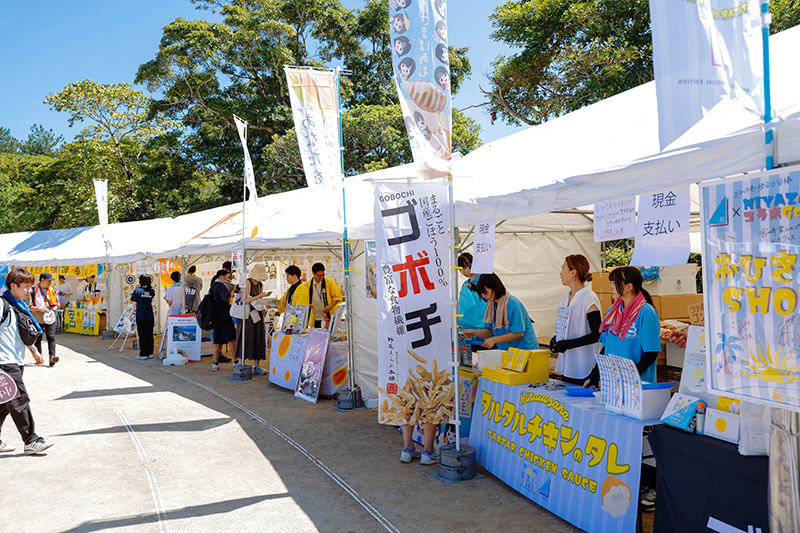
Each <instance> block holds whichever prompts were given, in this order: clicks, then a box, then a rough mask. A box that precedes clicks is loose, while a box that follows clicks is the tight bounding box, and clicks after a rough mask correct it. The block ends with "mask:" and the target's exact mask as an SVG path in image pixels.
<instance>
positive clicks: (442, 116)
mask: <svg viewBox="0 0 800 533" xmlns="http://www.w3.org/2000/svg"><path fill="white" fill-rule="evenodd" d="M389 7H390V10H389V16H390V21H389V30H390V35H391V48H392V66H393V68H394V73H395V82H396V85H397V91H398V94H399V95H400V107H401V109H402V110H403V117H404V119H405V123H406V131H407V132H408V137H409V141H410V143H411V151H412V154H413V156H414V161H415V162H417V163H421V164H423V166H425V167H427V168H446V166H444V165H442V162H443V161H448V160H450V155H451V153H452V141H451V136H452V126H451V122H452V111H451V109H450V58H449V51H448V47H447V0H416V1H414V0H389Z"/></svg>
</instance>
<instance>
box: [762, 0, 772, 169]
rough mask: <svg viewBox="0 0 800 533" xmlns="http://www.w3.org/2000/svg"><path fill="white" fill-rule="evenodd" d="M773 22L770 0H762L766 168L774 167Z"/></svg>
mask: <svg viewBox="0 0 800 533" xmlns="http://www.w3.org/2000/svg"><path fill="white" fill-rule="evenodd" d="M770 23H772V14H771V13H770V12H769V0H761V40H762V43H763V49H764V124H765V125H767V128H766V130H765V131H764V144H765V148H766V155H767V161H766V169H767V170H772V169H773V168H774V163H775V161H774V157H775V144H774V138H773V134H772V128H770V127H769V126H768V125H769V123H770V122H771V121H772V101H771V100H772V95H771V94H770V76H769V26H770Z"/></svg>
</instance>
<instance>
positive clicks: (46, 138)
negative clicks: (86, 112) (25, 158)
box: [19, 124, 64, 157]
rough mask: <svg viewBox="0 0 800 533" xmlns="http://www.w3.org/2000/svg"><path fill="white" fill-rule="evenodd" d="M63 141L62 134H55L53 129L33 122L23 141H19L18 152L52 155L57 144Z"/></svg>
mask: <svg viewBox="0 0 800 533" xmlns="http://www.w3.org/2000/svg"><path fill="white" fill-rule="evenodd" d="M63 142H64V136H63V135H58V136H56V134H55V133H53V130H52V129H50V130H46V129H44V126H42V125H37V124H34V125H33V126H31V132H30V133H29V134H28V138H27V139H25V141H23V142H20V143H19V149H20V152H22V153H23V154H27V155H46V156H50V157H52V156H54V155H55V154H56V152H57V151H58V145H59V144H61V143H63Z"/></svg>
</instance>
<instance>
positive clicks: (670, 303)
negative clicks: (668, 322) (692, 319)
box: [658, 294, 703, 323]
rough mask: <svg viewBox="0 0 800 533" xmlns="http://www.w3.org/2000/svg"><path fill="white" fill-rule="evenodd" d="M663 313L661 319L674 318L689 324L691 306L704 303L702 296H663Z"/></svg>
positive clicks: (660, 314)
mask: <svg viewBox="0 0 800 533" xmlns="http://www.w3.org/2000/svg"><path fill="white" fill-rule="evenodd" d="M660 299H661V313H659V315H658V316H659V318H661V319H662V320H663V319H665V318H674V319H677V320H681V321H684V322H687V323H688V322H689V306H690V305H692V304H697V303H700V302H702V301H703V295H702V294H683V295H677V294H676V295H670V296H661V298H660Z"/></svg>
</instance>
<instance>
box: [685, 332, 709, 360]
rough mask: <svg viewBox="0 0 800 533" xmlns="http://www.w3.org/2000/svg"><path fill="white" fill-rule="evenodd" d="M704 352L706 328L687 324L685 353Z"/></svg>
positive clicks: (700, 353)
mask: <svg viewBox="0 0 800 533" xmlns="http://www.w3.org/2000/svg"><path fill="white" fill-rule="evenodd" d="M690 353H696V354H699V355H702V356H705V354H706V328H704V327H703V326H689V331H688V332H687V335H686V354H687V355H688V354H690Z"/></svg>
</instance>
